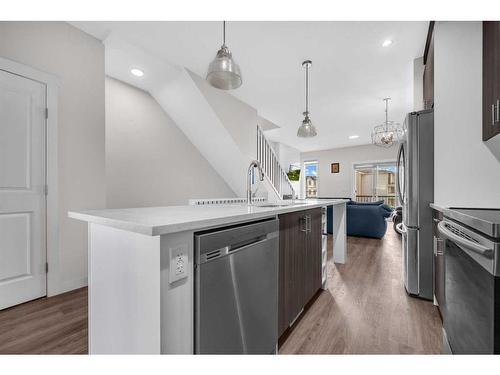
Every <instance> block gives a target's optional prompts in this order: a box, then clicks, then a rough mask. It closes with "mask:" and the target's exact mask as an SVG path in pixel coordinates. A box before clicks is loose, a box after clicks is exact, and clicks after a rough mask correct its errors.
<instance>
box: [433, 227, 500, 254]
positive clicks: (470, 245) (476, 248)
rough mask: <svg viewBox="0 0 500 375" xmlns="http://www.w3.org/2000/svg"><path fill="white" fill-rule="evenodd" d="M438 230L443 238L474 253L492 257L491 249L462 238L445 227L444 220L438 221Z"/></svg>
mask: <svg viewBox="0 0 500 375" xmlns="http://www.w3.org/2000/svg"><path fill="white" fill-rule="evenodd" d="M438 231H439V233H440V234H441V236H443V237H444V238H445V239H447V240H450V241H452V242H454V243H455V244H457V245H458V246H460V247H464V248H466V249H469V250H471V251H473V252H475V253H478V254H480V255H482V256H484V257H487V258H492V257H493V249H490V248H488V247H486V246H483V245H480V244H477V243H475V242H472V241H471V240H468V239H466V238H463V237H461V236H459V235H457V234H455V233H453V232H452V231H450V230H449V229H447V228H446V224H445V222H444V221H442V222H440V223H439V224H438Z"/></svg>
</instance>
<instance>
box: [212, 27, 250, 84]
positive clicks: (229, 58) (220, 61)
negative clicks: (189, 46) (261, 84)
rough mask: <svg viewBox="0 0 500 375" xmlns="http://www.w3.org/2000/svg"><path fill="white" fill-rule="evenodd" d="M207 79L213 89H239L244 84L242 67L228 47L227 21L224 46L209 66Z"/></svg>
mask: <svg viewBox="0 0 500 375" xmlns="http://www.w3.org/2000/svg"><path fill="white" fill-rule="evenodd" d="M206 79H207V81H208V83H210V84H211V85H212V86H213V87H216V88H218V89H222V90H232V89H237V88H238V87H240V86H241V84H242V82H243V81H242V79H241V71H240V67H239V65H238V64H237V63H236V62H235V61H234V60H233V55H232V54H231V52H230V51H229V48H228V47H227V46H226V21H222V46H221V47H220V49H219V50H218V51H217V55H216V56H215V58H214V59H213V60H212V62H211V63H210V64H209V65H208V72H207V78H206Z"/></svg>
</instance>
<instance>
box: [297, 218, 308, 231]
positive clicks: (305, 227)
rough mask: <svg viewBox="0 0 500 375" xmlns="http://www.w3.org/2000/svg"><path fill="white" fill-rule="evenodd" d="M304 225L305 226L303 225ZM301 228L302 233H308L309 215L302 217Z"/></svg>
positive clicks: (300, 220)
mask: <svg viewBox="0 0 500 375" xmlns="http://www.w3.org/2000/svg"><path fill="white" fill-rule="evenodd" d="M302 224H304V225H302ZM299 227H300V231H301V232H306V233H307V215H304V216H301V217H300V219H299Z"/></svg>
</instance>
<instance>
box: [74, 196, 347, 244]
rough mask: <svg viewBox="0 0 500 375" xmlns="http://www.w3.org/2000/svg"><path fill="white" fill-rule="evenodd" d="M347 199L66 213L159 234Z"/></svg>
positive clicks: (244, 219) (88, 219)
mask: <svg viewBox="0 0 500 375" xmlns="http://www.w3.org/2000/svg"><path fill="white" fill-rule="evenodd" d="M347 201H348V200H347V199H317V200H316V199H308V200H306V201H295V203H292V204H287V205H286V206H279V207H259V205H255V206H247V205H242V204H234V205H212V206H210V205H208V206H168V207H143V208H123V209H105V210H90V211H75V212H73V211H70V212H69V213H68V216H69V217H70V218H73V219H77V220H82V221H87V222H89V223H95V224H100V225H106V226H110V227H113V228H117V229H122V230H126V231H129V232H136V233H141V234H145V235H148V236H159V235H162V234H167V233H175V232H182V231H185V230H200V229H204V228H209V227H215V226H219V225H227V224H232V223H239V222H244V221H250V220H255V219H261V218H265V217H271V216H275V215H278V214H283V213H286V212H293V211H302V210H307V209H311V208H316V207H324V206H332V205H336V204H344V203H346V202H347ZM299 202H300V203H299ZM261 204H263V203H261Z"/></svg>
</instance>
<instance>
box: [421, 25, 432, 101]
mask: <svg viewBox="0 0 500 375" xmlns="http://www.w3.org/2000/svg"><path fill="white" fill-rule="evenodd" d="M424 65H425V67H424V78H423V81H424V83H423V95H424V98H423V99H424V109H430V108H434V22H431V23H430V24H429V31H428V35H427V42H426V45H425V52H424Z"/></svg>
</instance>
